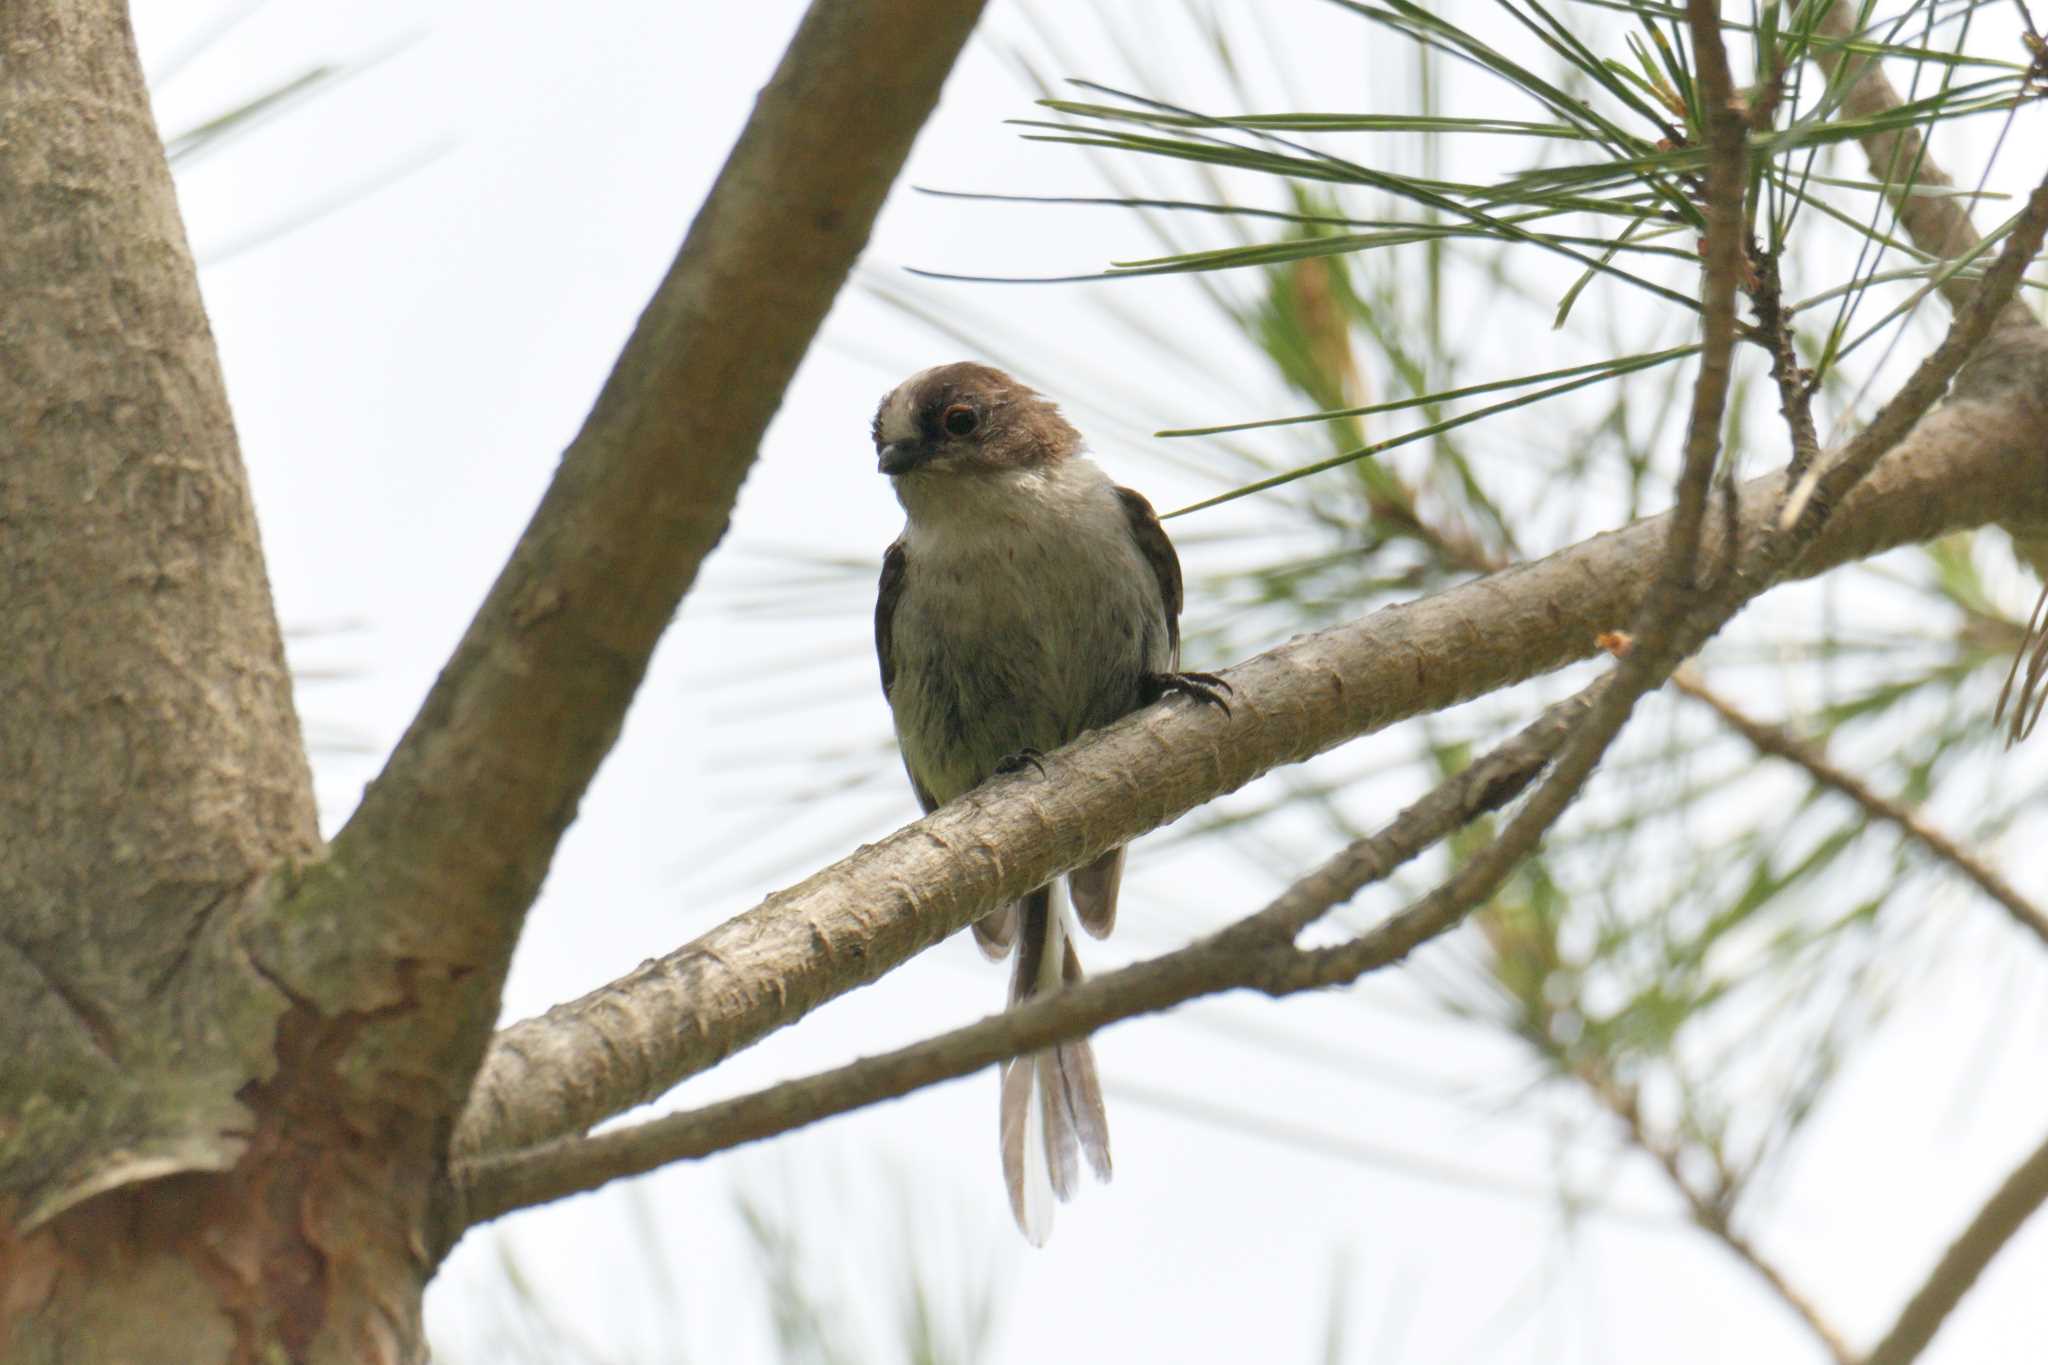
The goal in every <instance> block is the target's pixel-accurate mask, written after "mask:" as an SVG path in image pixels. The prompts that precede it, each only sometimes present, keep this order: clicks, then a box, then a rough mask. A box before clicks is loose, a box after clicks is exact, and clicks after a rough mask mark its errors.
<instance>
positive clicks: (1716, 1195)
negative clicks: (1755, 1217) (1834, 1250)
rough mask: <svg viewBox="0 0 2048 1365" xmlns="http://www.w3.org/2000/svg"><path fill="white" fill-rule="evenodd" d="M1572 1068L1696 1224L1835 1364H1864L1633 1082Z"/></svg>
mask: <svg viewBox="0 0 2048 1365" xmlns="http://www.w3.org/2000/svg"><path fill="white" fill-rule="evenodd" d="M1565 1065H1566V1069H1567V1070H1568V1071H1569V1072H1570V1074H1571V1075H1572V1076H1573V1077H1574V1078H1575V1079H1577V1080H1578V1081H1579V1083H1580V1084H1582V1085H1584V1086H1585V1087H1586V1088H1587V1089H1588V1090H1589V1091H1591V1092H1592V1093H1593V1097H1594V1098H1595V1099H1597V1100H1598V1101H1599V1102H1600V1105H1601V1107H1602V1108H1604V1109H1606V1110H1607V1111H1608V1112H1609V1113H1611V1114H1613V1115H1614V1116H1615V1117H1616V1118H1618V1119H1620V1120H1621V1122H1622V1124H1623V1126H1624V1127H1625V1128H1626V1129H1627V1130H1628V1139H1629V1141H1630V1142H1631V1143H1633V1144H1634V1145H1635V1147H1636V1149H1637V1150H1639V1151H1640V1152H1642V1153H1643V1154H1644V1155H1645V1156H1647V1157H1649V1158H1650V1159H1651V1160H1652V1161H1654V1162H1656V1163H1657V1166H1658V1169H1660V1170H1662V1171H1663V1172H1664V1179H1665V1181H1666V1183H1668V1184H1669V1185H1670V1186H1671V1188H1672V1189H1673V1190H1674V1191H1676V1192H1677V1194H1678V1197H1679V1198H1681V1199H1683V1200H1684V1201H1685V1206H1686V1211H1687V1212H1688V1213H1689V1214H1690V1215H1691V1217H1692V1221H1693V1224H1694V1225H1695V1226H1696V1227H1698V1228H1699V1229H1700V1230H1701V1231H1702V1232H1705V1233H1706V1234H1707V1235H1708V1236H1710V1237H1712V1238H1713V1239H1714V1240H1715V1241H1717V1242H1719V1243H1721V1244H1722V1245H1723V1246H1725V1247H1727V1248H1728V1250H1729V1252H1730V1253H1732V1254H1733V1255H1734V1256H1735V1258H1736V1259H1737V1260H1739V1261H1741V1262H1742V1263H1743V1264H1744V1265H1746V1266H1748V1267H1749V1268H1750V1269H1751V1270H1752V1271H1754V1272H1755V1273H1756V1275H1757V1276H1758V1277H1759V1278H1760V1279H1762V1280H1763V1281H1764V1283H1765V1284H1767V1285H1769V1286H1770V1287H1771V1292H1773V1293H1774V1294H1776V1295H1777V1296H1778V1298H1779V1300H1780V1301H1781V1302H1783V1303H1784V1305H1785V1306H1786V1307H1787V1308H1789V1309H1791V1310H1792V1313H1793V1315H1794V1316H1796V1317H1797V1318H1798V1319H1799V1320H1800V1321H1801V1322H1803V1323H1805V1324H1806V1328H1807V1330H1808V1331H1810V1332H1812V1333H1813V1335H1814V1337H1815V1338H1816V1339H1818V1340H1819V1342H1820V1343H1821V1345H1822V1347H1823V1348H1825V1349H1826V1351H1827V1353H1828V1354H1829V1355H1830V1356H1832V1357H1833V1358H1834V1360H1835V1361H1836V1365H1861V1357H1859V1356H1858V1355H1857V1354H1856V1351H1855V1350H1854V1349H1853V1348H1852V1347H1851V1346H1850V1345H1849V1343H1848V1340H1847V1339H1846V1338H1844V1337H1843V1336H1842V1334H1841V1333H1840V1332H1839V1331H1837V1330H1836V1329H1835V1326H1834V1324H1833V1323H1831V1322H1829V1321H1828V1320H1827V1319H1826V1318H1824V1317H1822V1316H1821V1312H1820V1309H1819V1308H1818V1307H1816V1306H1815V1305H1814V1302H1813V1300H1812V1299H1810V1298H1808V1297H1807V1295H1806V1293H1805V1291H1803V1290H1801V1289H1799V1288H1798V1287H1796V1286H1795V1285H1794V1284H1793V1283H1792V1281H1791V1280H1790V1278H1788V1277H1787V1276H1786V1274H1785V1272H1784V1271H1783V1270H1781V1269H1779V1267H1778V1265H1777V1263H1776V1262H1774V1261H1772V1260H1771V1259H1770V1258H1769V1257H1767V1256H1765V1255H1764V1254H1763V1251H1762V1250H1761V1249H1760V1248H1759V1247H1758V1246H1757V1245H1756V1244H1755V1243H1754V1242H1752V1241H1750V1240H1749V1238H1748V1237H1747V1236H1745V1235H1744V1234H1742V1233H1741V1232H1738V1231H1737V1230H1736V1229H1735V1226H1734V1224H1733V1222H1732V1221H1731V1220H1730V1218H1729V1204H1730V1196H1731V1195H1732V1194H1733V1193H1734V1191H1733V1189H1732V1188H1731V1187H1729V1186H1728V1185H1725V1184H1724V1185H1722V1186H1720V1187H1719V1188H1717V1189H1715V1190H1714V1191H1712V1192H1708V1191H1705V1190H1702V1189H1700V1188H1699V1187H1698V1186H1696V1185H1695V1184H1693V1182H1692V1180H1691V1179H1690V1178H1689V1177H1688V1176H1687V1175H1686V1173H1685V1164H1684V1162H1683V1160H1682V1155H1683V1154H1682V1152H1681V1151H1680V1149H1679V1148H1678V1147H1677V1146H1676V1145H1675V1144H1673V1143H1671V1142H1668V1141H1665V1140H1664V1139H1663V1138H1661V1137H1659V1136H1658V1135H1657V1134H1655V1133H1652V1132H1651V1131H1650V1129H1649V1126H1648V1125H1647V1124H1645V1123H1644V1121H1643V1113H1642V1106H1641V1104H1640V1103H1639V1100H1638V1096H1637V1093H1636V1091H1635V1089H1634V1087H1632V1086H1626V1085H1623V1084H1622V1083H1620V1082H1619V1081H1616V1080H1615V1079H1614V1078H1613V1077H1611V1076H1609V1075H1606V1074H1605V1073H1603V1072H1600V1071H1598V1070H1596V1069H1594V1068H1593V1067H1590V1066H1586V1065H1577V1066H1574V1065H1572V1064H1571V1063H1570V1062H1569V1060H1565Z"/></svg>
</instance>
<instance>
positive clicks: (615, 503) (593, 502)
mask: <svg viewBox="0 0 2048 1365" xmlns="http://www.w3.org/2000/svg"><path fill="white" fill-rule="evenodd" d="M981 8H982V0H943V3H931V2H929V0H928V2H926V3H912V2H911V0H817V3H814V4H813V5H812V6H811V7H810V9H809V11H808V12H807V13H806V15H805V17H804V20H803V22H802V24H801V26H800V27H799V28H798V30H797V33H796V35H795V37H794V38H793V39H792V40H791V43H790V46H789V49H788V50H787V52H786V53H785V54H784V55H783V58H782V61H781V64H780V65H779V66H778V68H777V70H776V73H775V75H774V77H773V79H772V80H771V81H770V82H769V83H768V85H767V86H766V88H765V89H764V90H763V91H762V93H761V95H760V97H759V99H758V100H757V102H756V104H755V107H754V111H753V114H752V116H751V117H750V118H749V120H748V122H747V126H746V128H745V130H744V131H743V132H742V133H741V135H740V138H739V141H738V143H737V144H736V145H735V146H734V148H733V150H732V153H731V155H730V156H729V157H728V158H727V160H726V163H725V166H724V168H723V170H722V171H721V172H720V174H719V177H718V180H717V183H716V184H715V185H714V186H713V188H712V190H711V193H710V195H709V197H708V198H707V199H706V200H705V203H704V205H703V207H702V208H701V209H700V210H699V212H698V214H697V217H696V220H695V221H694V222H693V223H692V224H691V227H690V231H689V234H688V236H687V237H686V239H685V240H684V242H683V245H682V249H681V251H680V252H679V253H678V255H677V256H676V259H675V262H674V264H673V265H672V266H671V267H670V269H669V272H668V275H667V277H666V278H665V279H664V280H663V281H662V283H661V285H660V287H659V288H658V289H657V290H656V292H655V294H654V297H653V298H652V300H651V301H650V302H649V304H648V306H647V309H646V311H645V312H644V313H643V314H642V316H641V318H640V320H639V323H638V325H637V326H636V327H635V328H634V331H633V334H632V337H631V338H630V340H628V342H627V343H626V346H625V349H624V350H623V352H622V353H621V354H620V356H619V359H618V362H617V364H616V365H615V366H614V368H613V370H612V373H611V375H610V377H609V378H608V379H607V381H606V383H605V386H604V389H603V391H602V393H600V395H599V396H598V399H597V402H596V404H595V406H594V407H593V408H592V409H591V412H590V415H589V417H588V418H587V419H586V420H585V422H584V425H583V428H582V430H581V431H580V432H579V433H578V434H577V436H576V439H575V440H574V442H572V443H571V445H570V447H569V449H568V451H567V452H566V453H565V455H564V456H563V460H562V466H561V469H560V472H559V473H558V474H557V475H556V477H555V479H554V481H553V483H552V485H551V486H550V487H549V489H548V492H547V495H546V497H545V498H544V499H543V500H542V502H541V505H540V507H539V509H538V510H537V511H536V512H535V513H534V516H533V520H532V522H531V523H530V524H529V525H528V527H527V528H526V531H525V533H524V534H523V535H522V537H521V538H520V541H519V544H518V547H517V548H516V549H515V550H514V552H513V554H512V557H511V559H510V561H509V562H508V563H507V564H506V566H505V568H504V570H503V572H502V573H501V574H500V575H499V577H498V580H497V582H496V583H495V584H494V585H493V587H492V588H491V591H490V594H489V595H488V597H487V598H486V599H485V601H484V603H483V605H482V607H481V608H480V609H479V610H478V612H477V615H476V618H475V620H474V621H473V622H472V623H471V625H470V627H469V630H468V632H467V634H466V635H465V636H464V637H463V640H462V642H461V644H460V645H459V646H458V647H457V648H456V650H455V653H454V655H453V656H452V657H451V658H450V660H449V662H448V664H447V667H446V668H445V669H444V670H443V671H442V673H441V676H440V678H439V679H438V680H437V681H436V683H435V685H434V688H433V690H432V691H431V692H430V693H429V695H428V697H427V699H426V703H425V705H424V706H423V707H422V708H421V710H420V713H419V715H418V716H417V717H416V718H415V720H414V721H413V723H412V725H411V727H410V728H409V729H408V730H407V732H406V734H405V736H404V738H403V739H402V740H400V742H399V744H398V747H397V748H396V750H395V751H394V752H393V753H392V755H391V758H390V760H389V761H388V762H387V763H386V764H385V767H384V770H383V772H382V773H381V774H380V775H379V776H378V778H377V780H376V781H375V782H374V783H373V784H372V785H371V786H370V788H369V789H368V791H367V792H366V793H365V794H364V797H363V801H362V804H361V805H360V806H359V807H358V808H357V810H356V812H355V814H354V815H353V816H352V817H351V818H350V820H349V821H348V824H347V826H346V827H345V828H344V829H343V830H342V831H341V833H340V834H339V835H338V836H337V837H336V839H335V840H334V844H333V847H332V849H331V850H330V853H329V856H328V858H327V860H326V861H325V863H324V864H321V865H318V866H315V867H313V868H310V869H308V870H306V872H305V873H304V874H303V875H302V876H301V877H300V878H299V880H298V881H297V883H296V885H295V886H294V887H292V888H291V894H290V897H289V898H288V900H287V902H286V904H285V905H284V907H283V909H282V912H281V913H280V914H278V915H276V916H273V917H272V920H271V922H270V923H269V924H268V925H267V926H266V928H265V932H264V933H263V934H262V935H261V936H260V937H259V939H258V942H257V950H258V951H259V953H261V954H262V955H263V956H264V957H265V958H266V959H267V960H268V961H270V962H271V963H272V964H273V970H275V971H277V972H278V974H279V975H280V976H281V977H286V978H289V979H290V980H291V982H292V983H293V988H294V989H295V990H297V991H299V992H301V993H303V995H304V996H305V997H306V998H307V999H309V1000H310V1001H312V1002H314V1003H315V1004H317V1005H318V1006H319V1007H320V1008H322V1009H324V1010H329V1011H333V1010H338V1009H344V1008H345V1009H362V1008H364V1007H365V996H366V995H367V996H371V997H372V998H373V999H374V998H375V995H376V992H377V991H378V990H379V989H381V993H382V996H383V998H384V999H386V1000H409V1001H415V1002H420V1003H421V1004H422V1006H423V1007H421V1008H416V1009H412V1010H409V1011H407V1012H406V1015H405V1017H404V1018H402V1019H398V1018H394V1019H393V1020H392V1021H390V1023H389V1025H388V1027H385V1028H384V1029H382V1030H381V1036H379V1037H371V1036H366V1038H365V1040H364V1041H363V1043H362V1044H361V1045H359V1047H358V1048H357V1050H356V1054H355V1058H356V1060H355V1064H357V1065H366V1066H371V1067H373V1068H375V1067H388V1068H389V1069H390V1070H391V1071H392V1072H393V1073H403V1074H405V1075H406V1076H408V1077H409V1078H418V1077H421V1076H426V1077H430V1078H431V1083H432V1084H434V1085H435V1086H437V1087H438V1088H439V1089H440V1090H441V1092H442V1093H443V1095H444V1097H445V1100H446V1104H447V1107H448V1108H449V1109H450V1110H452V1109H454V1108H455V1107H457V1106H459V1105H460V1104H461V1102H462V1097H463V1096H464V1095H465V1094H466V1093H467V1090H468V1084H469V1080H470V1077H471V1075H472V1073H473V1071H474V1068H475V1065H476V1063H477V1060H478V1058H479V1057H480V1055H481V1051H482V1048H483V1045H484V1043H485V1041H486V1039H487V1037H488V1031H489V1027H490V1024H491V1022H492V1019H493V1016H494V1014H495V1011H496V1008H497V1002H498V991H499V987H500V984H501V983H502V980H503V975H504V968H505V964H506V961H507V960H508V958H509V956H510V953H511V949H512V944H513V941H514V939H515V938H516V936H517V933H518V930H519V927H520V924H521V922H522V919H523V917H524V915H525V912H526V909H527V907H528V906H529V904H530V903H531V902H532V900H533V898H534V896H535V894H536V893H537V891H538V889H539V887H540V883H541V879H542V877H543V876H544V875H545V873H546V871H547V868H548V865H549V862H550V860H551V859H552V857H553V854H554V851H555V847H556V844H557V842H558V840H559V839H560V836H561V834H562V832H563V830H564V829H565V828H566V827H567V826H568V824H569V822H570V820H571V819H572V818H573V817H574V815H575V812H576V806H577V802H578V801H579V799H580V798H581V796H582V793H583V790H584V788H585V786H586V785H587V784H588V782H589V781H590V778H591V776H592V774H593V773H594V772H595V770H596V768H597V765H598V763H599V761H600V760H601V759H602V758H603V757H604V755H605V754H606V752H607V751H608V750H609V749H610V748H611V746H612V743H613V741H614V740H615V739H616V738H617V735H618V730H619V726H620V723H621V719H622V717H623V715H624V713H625V710H626V706H627V704H628V702H630V701H631V699H632V697H633V693H634V691H635V689H636V688H637V687H638V685H639V683H640V680H641V677H642V674H643V672H644V670H645V668H646V665H647V660H648V657H649V655H650V654H651V652H652V651H653V649H654V645H655V642H656V640H657V639H658V638H659V637H660V635H661V632H662V630H663V629H664V628H665V627H666V626H667V625H668V623H669V621H670V619H671V618H672V617H673V616H674V614H675V610H676V607H677V604H678V603H679V602H680V601H681V599H682V596H683V594H684V592H685V591H687V589H688V588H689V586H690V584H691V582H692V581H693V579H694V578H695V575H696V572H697V569H698V566H699V564H700V563H701V562H702V561H703V559H704V557H705V555H707V554H708V553H709V552H710V551H711V549H712V547H713V546H714V545H715V544H716V543H717V542H718V539H719V537H720V536H721V535H722V534H723V533H724V530H725V526H726V522H727V518H728V516H729V515H730V513H731V509H732V505H733V500H734V497H735V496H736V494H737V492H738V490H739V486H740V481H741V479H742V478H743V477H744V475H745V474H746V471H747V469H748V468H749V466H750V465H751V464H752V463H753V460H754V456H755V452H756V448H757V446H758V444H759V442H760V438H761V434H762V432H763V430H764V429H765V428H766V426H767V424H768V421H769V419H770V418H771V417H772V416H773V415H774V413H775V410H776V407H777V405H778V404H779V403H780V401H781V398H782V394H783V390H784V388H785V387H786V385H787V384H788V382H789V379H790V376H791V375H792V373H793V372H794V371H795V369H796V366H797V363H798V361H799V360H800V359H801V358H802V357H803V355H804V353H805V351H806V349H807V348H808V347H809V345H810V342H811V338H812V336H813V335H814V333H815V332H816V330H817V328H818V326H819V324H820V322H821V321H822V320H823V318H824V316H825V313H826V310H827V309H828V308H829V307H830V306H831V303H832V300H833V298H834V297H835V296H836V295H837V293H838V291H839V288H840V285H841V283H842V282H843V281H844V279H845V277H846V274H847V272H848V270H849V269H850V268H851V267H852V265H853V262H854V259H855V257H856V256H857V255H858V253H859V252H860V250H861V248H862V247H863V246H864V245H865V243H866V241H867V238H868V232H869V229H870V226H871V225H872V223H873V220H874V217H875V214H876V212H877V210H878V209H879V208H880V206H881V203H882V200H883V197H884V195H885V194H886V193H887V191H888V189H889V186H890V184H891V182H892V181H893V180H894V179H895V176H896V173H897V171H898V170H899V169H900V167H901V166H902V163H903V160H904V158H905V156H906V155H907V153H908V152H909V149H910V144H911V141H912V139H913V138H914V137H915V135H916V133H917V131H918V129H919V128H920V127H921V126H922V125H923V123H924V121H925V118H926V116H927V114H928V113H929V112H930V110H931V108H932V106H933V104H934V103H935V102H936V100H937V99H938V94H939V88H940V85H941V83H942V82H943V81H944V79H945V77H946V74H947V72H948V71H949V70H950V69H951V67H952V65H953V61H954V58H955V56H956V55H957V54H958V52H959V50H960V47H961V45H962V44H963V43H964V42H965V41H966V38H967V35H968V33H969V31H970V30H971V29H972V27H973V25H974V22H975V19H976V18H977V16H978V15H979V14H980V12H981ZM430 996H431V997H433V999H431V1000H429V999H428V997H430ZM371 1074H376V1072H375V1071H373V1072H372V1073H371Z"/></svg>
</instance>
